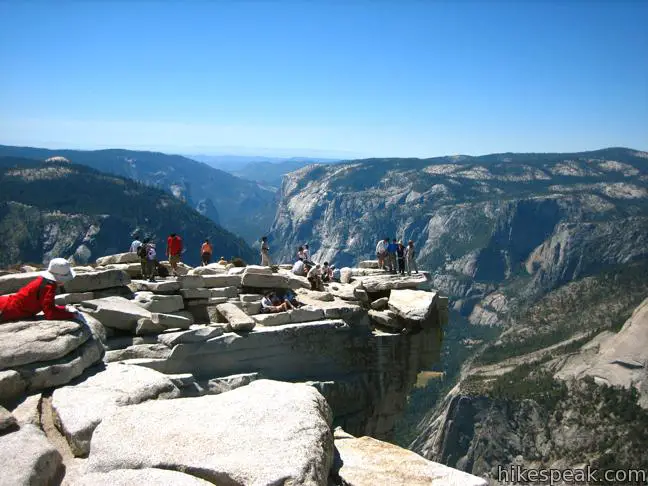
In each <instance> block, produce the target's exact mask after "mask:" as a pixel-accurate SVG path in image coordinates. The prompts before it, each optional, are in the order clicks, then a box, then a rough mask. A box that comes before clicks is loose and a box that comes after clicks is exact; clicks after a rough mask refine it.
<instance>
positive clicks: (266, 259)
mask: <svg viewBox="0 0 648 486" xmlns="http://www.w3.org/2000/svg"><path fill="white" fill-rule="evenodd" d="M261 265H263V266H264V267H269V266H270V265H272V262H271V261H270V247H269V246H268V237H267V236H264V237H263V238H261Z"/></svg>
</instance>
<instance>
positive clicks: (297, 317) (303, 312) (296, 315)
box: [289, 305, 324, 324]
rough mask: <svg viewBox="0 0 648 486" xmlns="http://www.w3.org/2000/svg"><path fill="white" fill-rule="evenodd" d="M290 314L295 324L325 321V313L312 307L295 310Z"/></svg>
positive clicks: (291, 320)
mask: <svg viewBox="0 0 648 486" xmlns="http://www.w3.org/2000/svg"><path fill="white" fill-rule="evenodd" d="M289 314H290V322H291V323H294V324H297V323H300V322H312V321H319V320H322V319H324V311H323V310H322V309H320V308H317V307H314V306H311V305H307V306H304V307H300V308H299V309H293V310H291V311H289Z"/></svg>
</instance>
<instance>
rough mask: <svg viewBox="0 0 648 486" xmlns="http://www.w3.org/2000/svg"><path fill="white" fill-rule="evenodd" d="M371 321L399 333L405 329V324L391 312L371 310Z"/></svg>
mask: <svg viewBox="0 0 648 486" xmlns="http://www.w3.org/2000/svg"><path fill="white" fill-rule="evenodd" d="M369 319H371V320H372V321H373V322H374V323H375V324H378V325H380V326H384V327H389V328H391V329H396V330H398V331H400V330H401V329H403V324H402V323H401V322H400V321H399V320H398V316H397V315H396V313H395V312H393V311H390V310H384V311H377V310H373V309H371V310H369Z"/></svg>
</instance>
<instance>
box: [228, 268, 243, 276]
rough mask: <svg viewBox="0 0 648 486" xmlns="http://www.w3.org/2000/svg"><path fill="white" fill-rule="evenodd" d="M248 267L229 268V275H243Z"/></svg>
mask: <svg viewBox="0 0 648 486" xmlns="http://www.w3.org/2000/svg"><path fill="white" fill-rule="evenodd" d="M246 268H247V267H231V268H229V269H228V270H227V274H228V275H239V276H240V275H242V274H243V272H245V269H246Z"/></svg>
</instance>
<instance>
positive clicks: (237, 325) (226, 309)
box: [216, 303, 256, 331]
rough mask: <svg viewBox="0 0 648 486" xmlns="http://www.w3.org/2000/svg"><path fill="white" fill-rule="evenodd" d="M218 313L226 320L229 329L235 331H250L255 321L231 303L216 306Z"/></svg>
mask: <svg viewBox="0 0 648 486" xmlns="http://www.w3.org/2000/svg"><path fill="white" fill-rule="evenodd" d="M216 309H217V310H218V312H219V313H220V314H221V315H222V316H223V317H224V318H225V319H227V322H228V323H229V325H230V326H231V328H232V329H233V330H235V331H251V330H252V329H254V326H255V325H256V321H255V320H254V319H252V318H251V317H250V316H248V315H247V314H246V313H245V312H243V311H242V310H241V309H239V308H238V307H236V306H235V305H234V304H233V303H225V304H219V305H217V306H216Z"/></svg>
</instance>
